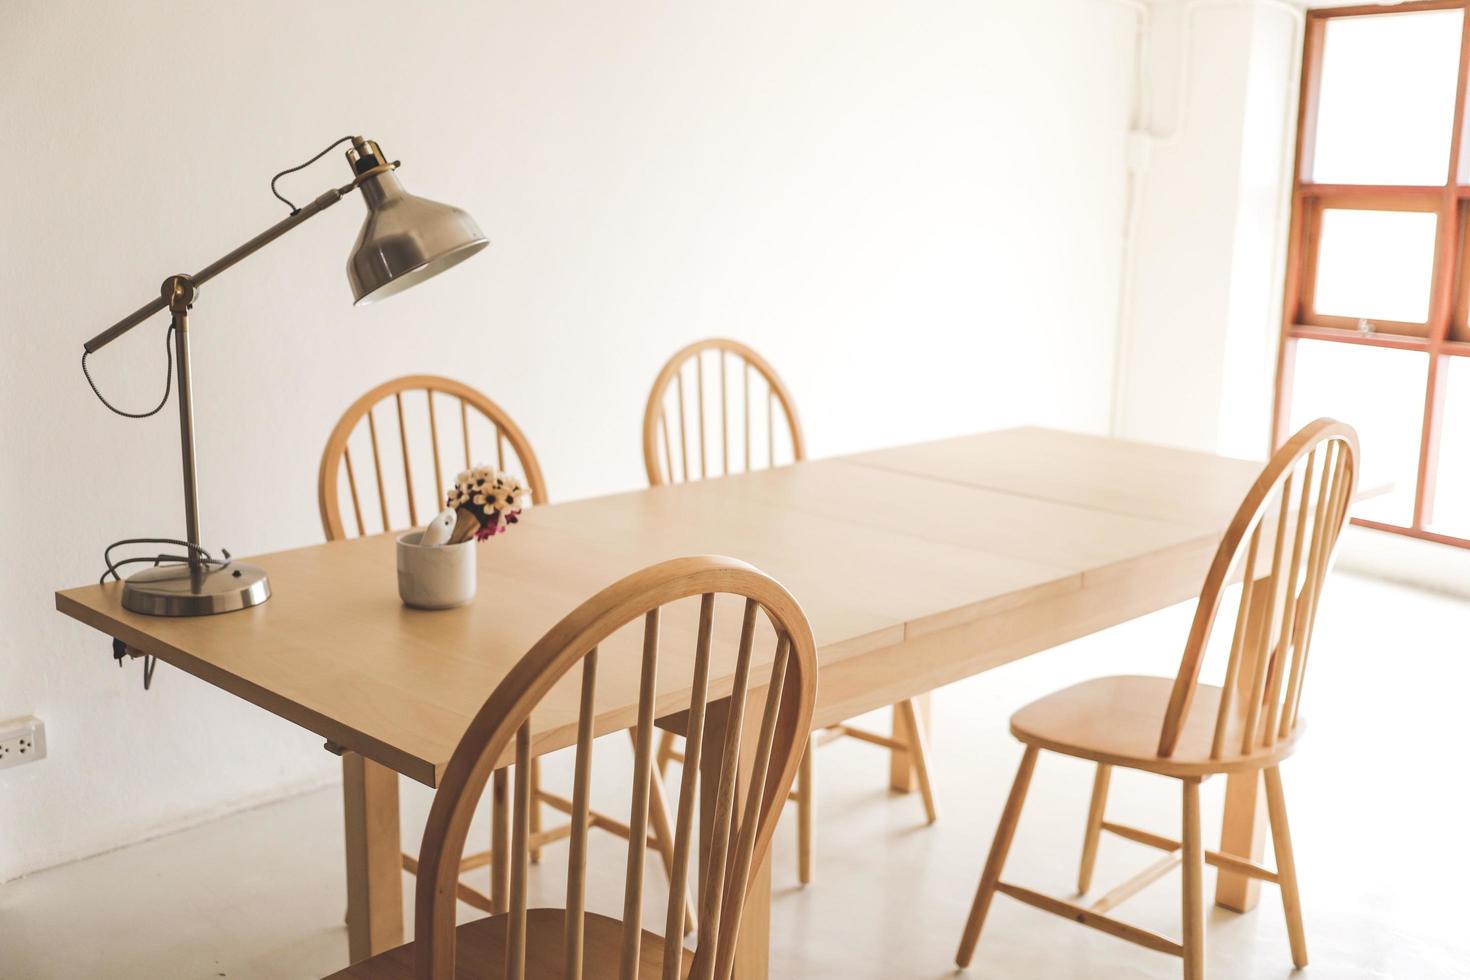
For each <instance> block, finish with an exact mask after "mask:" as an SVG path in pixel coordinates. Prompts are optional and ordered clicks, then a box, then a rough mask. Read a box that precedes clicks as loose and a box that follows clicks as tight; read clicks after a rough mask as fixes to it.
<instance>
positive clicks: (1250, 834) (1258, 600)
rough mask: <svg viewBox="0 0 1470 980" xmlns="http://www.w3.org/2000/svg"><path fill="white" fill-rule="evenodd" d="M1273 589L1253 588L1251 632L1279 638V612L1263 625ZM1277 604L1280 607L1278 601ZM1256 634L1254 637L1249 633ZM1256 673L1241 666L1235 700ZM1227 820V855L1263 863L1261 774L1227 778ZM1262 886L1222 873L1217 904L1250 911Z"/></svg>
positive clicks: (1223, 846)
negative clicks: (1266, 606) (1259, 632)
mask: <svg viewBox="0 0 1470 980" xmlns="http://www.w3.org/2000/svg"><path fill="white" fill-rule="evenodd" d="M1273 588H1274V582H1273V581H1272V579H1271V576H1270V575H1263V576H1262V577H1260V578H1258V579H1256V581H1255V582H1254V584H1252V586H1251V603H1250V610H1249V617H1250V618H1249V619H1248V621H1247V623H1248V625H1247V627H1246V628H1247V629H1248V630H1252V631H1254V630H1258V629H1261V628H1262V627H1263V626H1264V627H1265V628H1266V629H1268V630H1270V631H1271V632H1270V633H1268V634H1267V635H1268V636H1272V637H1274V636H1275V635H1276V633H1275V630H1276V626H1277V624H1278V623H1279V619H1278V618H1277V617H1279V615H1280V610H1279V608H1278V609H1277V610H1276V615H1275V616H1273V617H1272V618H1273V621H1272V622H1270V623H1265V624H1263V623H1262V622H1261V620H1262V619H1263V618H1264V616H1265V605H1266V599H1267V597H1268V596H1269V595H1270V594H1271V592H1272V591H1273ZM1275 605H1277V606H1278V607H1279V605H1280V602H1279V601H1278V602H1277V603H1276V604H1275ZM1247 635H1253V634H1247ZM1254 681H1255V672H1254V671H1253V670H1251V669H1250V666H1249V665H1248V664H1242V666H1241V670H1240V672H1239V673H1238V674H1237V675H1236V679H1235V697H1236V701H1237V703H1239V704H1244V703H1246V701H1247V700H1248V699H1249V698H1250V695H1251V686H1252V684H1253V683H1254ZM1225 780H1226V781H1225V818H1224V820H1223V822H1222V824H1221V828H1220V850H1221V852H1222V853H1225V854H1233V855H1235V856H1236V857H1242V858H1245V859H1246V860H1248V861H1251V862H1252V863H1254V864H1260V863H1261V859H1262V857H1264V855H1265V853H1266V798H1265V795H1264V794H1263V793H1262V792H1261V774H1260V773H1258V772H1247V773H1236V774H1232V775H1229V776H1227V777H1226V778H1225ZM1260 897H1261V883H1260V882H1259V881H1257V880H1256V879H1255V878H1248V877H1246V876H1245V875H1241V874H1235V873H1234V872H1231V871H1226V870H1224V869H1223V868H1222V869H1221V870H1220V875H1219V877H1218V878H1217V879H1216V880H1215V904H1216V905H1218V906H1220V907H1221V908H1225V909H1230V910H1231V911H1232V912H1249V911H1250V910H1251V909H1253V908H1255V907H1256V902H1258V901H1260Z"/></svg>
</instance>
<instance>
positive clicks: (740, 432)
mask: <svg viewBox="0 0 1470 980" xmlns="http://www.w3.org/2000/svg"><path fill="white" fill-rule="evenodd" d="M732 375H733V378H732ZM706 376H708V377H709V381H708V382H706V380H705V379H706ZM716 397H718V399H719V406H718V412H716V410H715V406H714V405H713V404H712V402H713V400H714V399H715V398H716ZM732 402H733V405H732ZM762 403H763V404H762ZM732 418H733V419H734V425H735V430H734V431H733V432H732V424H731V420H732ZM716 424H718V426H719V428H718V429H716V428H715V426H716ZM805 458H806V444H805V442H804V441H803V439H802V436H801V423H799V422H798V421H797V419H796V406H795V404H794V402H793V401H792V399H791V392H790V391H788V390H787V389H786V385H785V384H783V383H782V381H781V379H780V377H778V376H777V374H776V371H775V369H774V368H772V367H771V365H770V364H769V363H768V362H767V361H766V359H765V358H763V357H761V356H760V355H759V354H757V353H756V352H755V351H753V350H751V349H750V348H749V347H747V346H745V345H744V344H742V343H740V342H739V341H735V340H725V339H722V338H712V339H710V340H700V341H697V342H695V343H692V344H690V345H689V346H688V347H685V348H683V349H682V350H680V351H679V352H678V353H676V354H675V355H674V356H673V357H671V358H669V361H668V363H667V364H665V365H664V366H663V370H661V371H659V373H658V377H657V378H656V379H655V380H654V382H653V390H652V391H651V392H650V393H649V395H648V407H647V408H646V409H645V410H644V412H643V465H644V467H645V468H646V469H647V470H648V482H649V484H650V485H651V486H658V485H660V484H663V483H676V482H680V481H687V480H702V479H704V478H705V477H709V476H724V475H726V474H729V473H732V472H734V473H739V472H744V471H749V470H752V469H761V468H764V467H767V466H775V465H777V462H778V460H779V461H780V462H783V463H784V462H791V461H794V460H800V459H805ZM715 460H718V461H719V469H718V470H716V469H715V468H714V467H715ZM732 461H733V462H732Z"/></svg>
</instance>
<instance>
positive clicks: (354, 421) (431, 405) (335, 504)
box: [317, 374, 674, 912]
mask: <svg viewBox="0 0 1470 980" xmlns="http://www.w3.org/2000/svg"><path fill="white" fill-rule="evenodd" d="M420 409H422V415H421V416H420V414H419V410H420ZM384 410H386V411H384ZM382 414H387V415H388V416H389V419H388V422H387V425H389V426H392V425H393V424H394V421H395V420H396V425H397V436H396V438H393V437H392V436H390V435H389V434H388V433H385V434H384V435H385V437H386V439H385V441H386V444H387V445H386V448H387V449H391V450H392V454H391V456H390V458H389V459H388V460H387V462H386V463H385V462H384V459H383V457H384V456H385V455H389V454H388V453H387V452H380V446H379V433H378V428H379V425H380V423H379V418H380V415H382ZM440 418H447V419H449V421H448V422H447V423H446V425H445V438H446V441H445V442H443V443H442V444H441V441H440V432H439V424H440V423H439V420H440ZM415 422H421V423H422V425H420V426H419V428H420V430H421V429H422V428H427V429H428V436H429V439H428V444H427V446H424V445H422V443H421V442H420V441H419V440H415V439H411V438H410V435H409V433H410V430H412V429H414V428H415V426H414V424H413V423H415ZM456 429H457V430H458V431H457V432H456V431H455V430H456ZM353 443H357V445H358V448H359V451H360V452H364V451H365V452H366V453H367V454H369V455H371V457H372V470H371V480H370V482H367V483H364V482H362V481H361V480H360V479H359V476H360V475H359V473H358V472H357V471H356V470H355V469H354V467H353V456H352V444H353ZM415 446H418V447H419V448H420V449H427V451H428V452H427V457H426V456H425V454H424V453H423V452H418V453H417V454H416V453H415V451H414V450H415ZM477 447H482V448H477ZM461 451H462V456H461ZM476 454H480V455H476ZM394 457H396V458H394ZM461 458H462V459H463V461H464V462H463V466H462V467H461V465H460V463H459V460H460V459H461ZM415 461H417V462H418V463H419V464H420V466H421V470H420V472H421V473H422V474H423V475H422V477H421V478H420V479H419V480H418V481H417V482H415V479H414V477H415V470H414V462H415ZM491 461H493V462H494V463H495V465H496V466H498V467H499V468H501V469H507V468H508V469H510V470H511V471H512V472H516V473H518V474H519V475H521V476H523V477H524V478H525V481H526V488H527V489H528V490H529V491H530V497H531V501H532V503H533V504H534V503H542V504H544V503H547V502H548V501H549V499H550V498H549V497H548V495H547V492H546V480H545V478H544V477H543V476H542V475H541V464H540V463H539V462H538V461H537V459H536V454H535V452H534V451H533V450H532V449H531V444H530V443H529V442H528V441H527V439H526V436H525V434H524V433H523V432H521V430H520V427H519V426H517V425H516V424H515V422H514V421H512V420H511V418H510V416H509V415H507V414H506V413H505V410H504V409H502V408H501V407H500V406H499V405H497V404H496V403H495V402H493V401H491V400H490V399H489V398H487V397H486V396H485V395H483V394H481V393H480V392H479V391H476V390H475V389H474V388H471V387H470V386H469V385H466V384H463V383H462V382H459V381H454V380H452V379H450V378H441V377H436V376H433V375H422V374H421V375H409V376H407V377H402V378H394V379H393V380H391V381H386V382H384V383H383V384H380V385H378V386H377V387H376V388H374V389H372V390H371V391H369V392H367V393H366V394H365V395H363V396H362V397H361V398H359V399H357V401H355V402H353V403H352V405H351V407H349V408H348V409H347V411H346V412H344V413H343V415H342V418H341V419H340V420H338V422H337V424H336V426H335V427H334V428H333V429H332V433H331V435H330V436H329V437H328V439H327V445H326V449H325V450H323V452H322V461H321V467H320V469H319V470H318V474H317V501H318V504H319V508H320V511H321V519H322V530H323V531H325V532H326V536H327V540H328V541H341V540H345V539H346V538H348V537H349V536H350V535H349V533H348V531H347V526H346V522H345V520H344V518H343V508H342V502H343V496H344V493H345V495H346V497H347V498H348V499H349V500H350V502H351V514H352V518H353V524H354V526H355V527H356V530H357V534H358V535H363V534H367V533H369V526H368V525H369V524H371V515H372V512H373V511H374V510H376V511H377V516H378V522H377V527H376V528H374V529H373V531H374V533H376V532H378V531H392V530H402V529H405V528H409V527H416V526H418V524H419V523H420V518H421V517H422V519H423V520H424V521H427V520H429V519H430V518H432V517H433V516H434V515H435V514H437V513H439V511H440V510H442V509H443V507H444V504H443V500H444V493H445V490H446V489H447V487H448V484H447V483H446V482H445V479H444V475H445V474H446V473H448V474H449V475H450V479H451V480H452V479H453V477H454V475H455V474H456V473H457V472H458V471H459V470H460V469H461V468H464V469H468V468H469V467H471V466H474V465H477V464H480V463H488V462H491ZM395 464H396V465H397V466H401V468H402V470H403V487H404V494H403V496H402V497H401V498H399V497H398V496H397V494H396V493H394V492H391V491H396V489H397V488H396V486H395V485H394V484H395V482H396V481H392V473H393V468H394V465H395ZM446 464H447V465H446ZM385 468H387V470H388V474H389V481H385V478H384V470H385ZM430 472H432V474H433V483H432V484H428V483H427V476H428V474H429V473H430ZM368 490H372V493H371V495H369V494H368V492H367V491H368ZM364 497H367V505H366V506H365V505H364V503H363V498H364ZM373 503H376V504H377V506H376V508H374V507H373V506H372V504H373ZM420 503H423V504H424V505H425V506H424V509H423V510H422V511H421V510H420V509H419V506H418V505H419V504H420ZM364 510H366V511H367V513H368V515H369V520H367V521H365V520H364V516H363V514H364ZM395 514H397V515H400V517H398V518H395V517H394V516H392V515H395ZM539 770H540V767H539V765H538V763H537V762H536V761H534V760H533V761H532V763H531V771H530V773H529V777H530V785H531V787H532V797H533V799H534V801H535V803H534V805H532V807H531V810H530V828H531V835H532V847H531V857H532V860H539V859H540V856H541V846H542V844H545V843H551V842H552V841H555V840H558V839H560V838H562V837H565V836H567V834H568V833H569V832H570V824H562V825H560V826H556V827H550V828H543V827H542V823H541V816H542V814H541V807H542V806H543V805H546V806H550V807H551V808H552V809H555V810H560V811H561V812H563V813H567V814H570V812H571V808H572V804H571V801H570V800H567V799H566V798H565V797H563V796H560V795H558V794H555V793H552V792H549V791H547V790H544V789H542V787H541V778H540V771H539ZM508 789H509V773H508V772H507V771H506V770H505V769H501V770H499V771H497V772H496V773H495V776H494V792H493V794H492V803H491V849H490V850H489V851H485V852H481V853H476V854H471V855H468V856H466V857H465V859H464V865H463V868H462V870H463V871H469V870H472V869H474V868H481V867H485V866H486V865H488V866H489V868H490V894H489V895H484V894H482V893H480V892H477V891H475V890H474V889H473V888H470V887H469V886H467V885H462V886H461V896H460V897H461V898H462V899H463V900H464V901H465V902H466V903H467V904H469V905H473V906H475V907H476V908H479V909H481V910H483V911H486V912H493V911H500V910H503V909H504V908H505V901H506V898H505V896H506V889H507V887H508V884H507V883H508V877H507V873H508V864H507V861H506V857H505V856H506V855H507V853H508V850H509V834H510V831H509V823H508V820H507V813H508V810H507V803H506V797H507V792H508ZM654 790H655V797H656V805H655V807H654V809H653V824H654V838H655V840H656V842H657V846H658V850H659V853H660V854H661V855H662V856H663V858H664V860H665V865H666V867H667V868H668V869H672V867H673V858H674V854H673V846H672V842H671V841H670V834H669V826H668V813H667V808H666V806H665V805H664V794H663V784H662V780H661V779H660V780H658V784H657V785H656V786H655V788H654ZM597 817H598V819H599V823H598V826H599V827H601V828H602V829H604V830H608V831H611V832H613V833H617V834H622V835H624V836H626V835H627V833H628V828H627V827H626V826H625V825H623V824H622V823H620V822H619V821H617V820H613V819H610V818H606V817H604V816H603V815H602V814H598V815H597ZM497 857H498V859H497ZM403 867H404V870H406V871H408V872H409V873H411V874H416V873H417V869H418V863H417V862H416V861H415V860H414V859H413V857H412V856H410V855H408V854H404V855H403Z"/></svg>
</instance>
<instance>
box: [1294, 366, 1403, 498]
mask: <svg viewBox="0 0 1470 980" xmlns="http://www.w3.org/2000/svg"><path fill="white" fill-rule="evenodd" d="M1428 358H1429V356H1428V355H1427V354H1423V353H1420V352H1419V351H1403V350H1388V349H1385V348H1382V347H1368V346H1365V345H1363V344H1343V343H1332V342H1329V341H1313V340H1299V341H1297V345H1296V374H1295V376H1294V380H1293V381H1292V388H1291V427H1292V429H1293V431H1294V430H1296V429H1298V428H1300V427H1301V426H1303V425H1306V424H1307V423H1308V422H1310V421H1312V420H1313V419H1315V418H1320V417H1321V416H1323V415H1329V416H1331V417H1332V418H1335V419H1339V420H1341V421H1343V422H1346V423H1348V424H1349V425H1351V426H1353V428H1355V429H1357V430H1358V439H1359V442H1360V448H1361V450H1362V454H1363V460H1362V467H1363V468H1362V475H1361V477H1360V478H1359V480H1358V483H1359V486H1361V487H1362V488H1364V489H1366V490H1371V489H1376V488H1380V487H1384V486H1387V485H1388V484H1392V485H1393V487H1392V489H1391V490H1390V491H1389V492H1388V493H1386V494H1381V495H1379V496H1376V497H1373V498H1372V499H1370V500H1364V501H1362V502H1361V503H1358V504H1355V505H1354V506H1353V510H1352V513H1353V516H1354V517H1366V518H1369V519H1371V520H1377V521H1386V522H1388V523H1392V524H1401V525H1404V526H1408V525H1409V523H1410V521H1411V518H1412V517H1413V514H1414V485H1415V483H1416V482H1417V480H1418V477H1419V434H1420V431H1421V429H1422V428H1423V422H1424V382H1425V377H1426V372H1427V371H1428V370H1429V362H1428Z"/></svg>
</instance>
